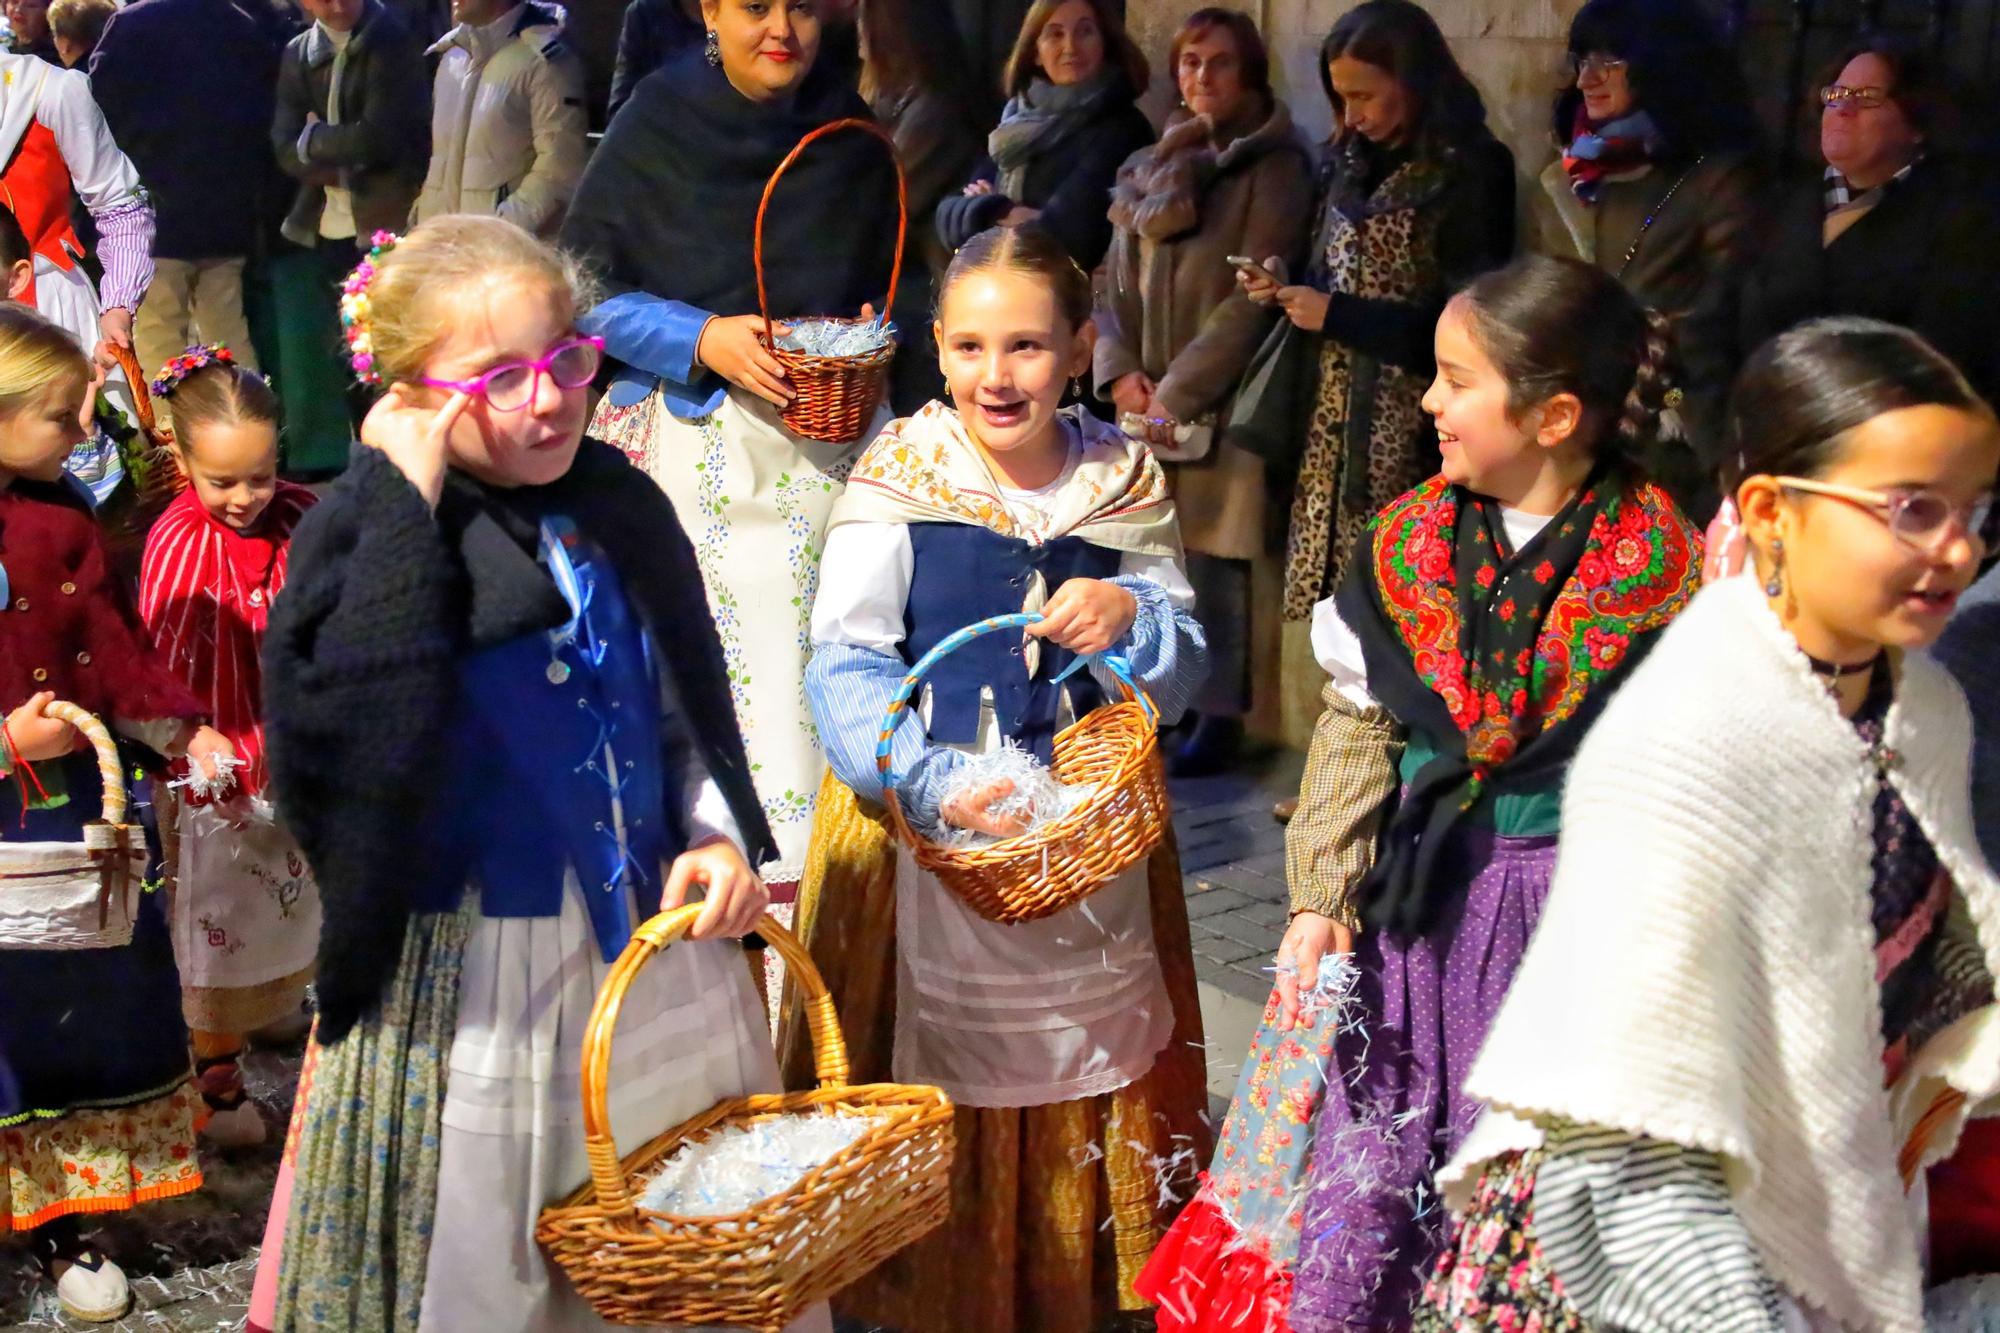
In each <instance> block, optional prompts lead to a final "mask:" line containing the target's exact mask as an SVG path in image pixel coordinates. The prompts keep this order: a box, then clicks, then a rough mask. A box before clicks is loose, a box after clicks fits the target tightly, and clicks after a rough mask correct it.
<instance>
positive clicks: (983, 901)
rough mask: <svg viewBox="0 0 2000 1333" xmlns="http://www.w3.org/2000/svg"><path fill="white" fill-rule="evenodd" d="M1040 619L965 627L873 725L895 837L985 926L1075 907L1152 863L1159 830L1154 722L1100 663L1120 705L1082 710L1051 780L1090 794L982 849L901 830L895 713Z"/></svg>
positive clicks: (1060, 739)
mask: <svg viewBox="0 0 2000 1333" xmlns="http://www.w3.org/2000/svg"><path fill="white" fill-rule="evenodd" d="M1040 619H1041V617H1040V616H1034V615H1025V614H1020V615H1011V616H995V617H993V619H991V620H982V621H981V622H979V623H978V624H976V625H968V626H966V627H965V628H964V629H962V630H960V631H958V632H957V633H956V634H953V635H952V636H951V637H950V638H948V639H946V640H945V641H944V642H942V643H940V644H939V645H938V646H937V647H935V648H933V649H931V650H930V652H928V653H926V654H924V657H923V660H922V661H920V662H918V663H917V664H916V665H915V666H913V667H911V668H910V671H909V674H908V675H906V676H904V677H903V684H902V686H901V688H899V689H898V690H897V691H896V697H895V698H894V699H892V700H890V702H889V711H888V713H887V715H886V716H884V718H883V720H882V736H881V740H880V742H879V743H878V744H877V745H876V747H875V764H876V767H877V768H878V769H879V770H880V771H881V773H882V789H883V801H884V803H885V804H886V805H887V806H888V807H889V819H890V821H891V822H892V823H893V824H894V825H895V826H896V832H897V833H898V834H899V835H901V837H902V839H903V841H904V842H906V843H908V844H909V847H910V850H911V852H912V853H913V854H914V855H915V856H916V859H917V864H918V865H919V866H922V867H923V868H924V869H925V870H928V871H930V872H931V873H932V874H934V875H936V876H937V877H938V878H939V879H940V880H942V881H943V882H944V885H945V887H946V888H948V889H950V890H951V891H952V892H953V893H954V894H956V895H958V897H959V899H960V900H961V901H963V902H964V903H965V905H966V906H968V907H970V908H971V909H972V910H973V911H975V912H977V913H979V915H981V916H983V917H985V918H986V919H987V920H988V921H1000V922H1012V921H1036V920H1039V919H1041V918H1042V917H1045V916H1053V915H1055V914H1056V913H1057V912H1060V911H1062V910H1063V909H1064V908H1067V907H1072V906H1074V905H1076V904H1077V903H1080V902H1082V901H1083V900H1084V899H1085V898H1088V897H1089V896H1090V895H1091V894H1093V893H1095V892H1097V890H1099V889H1101V888H1103V887H1104V886H1105V885H1106V884H1109V883H1110V882H1111V881H1112V880H1113V879H1114V878H1116V877H1117V876H1118V875H1119V874H1121V873H1123V872H1124V871H1125V870H1128V869H1130V868H1131V867H1132V866H1134V865H1137V864H1138V863H1139V862H1140V861H1143V860H1144V859H1145V858H1146V857H1148V856H1150V855H1152V852H1153V849H1154V848H1156V847H1158V846H1159V845H1160V839H1161V837H1162V836H1164V834H1165V832H1166V827H1167V781H1166V775H1165V773H1164V772H1163V771H1162V770H1161V766H1160V754H1159V715H1158V713H1157V711H1156V710H1155V709H1154V707H1153V701H1152V700H1151V699H1148V698H1147V697H1146V695H1145V693H1144V692H1143V691H1141V690H1140V689H1139V687H1138V686H1137V685H1136V684H1134V683H1133V680H1132V677H1131V676H1130V675H1129V674H1128V673H1127V672H1126V670H1125V668H1124V666H1123V664H1122V663H1121V662H1119V661H1118V660H1117V659H1115V658H1105V659H1103V660H1104V661H1105V663H1106V664H1107V665H1108V666H1110V667H1111V669H1112V671H1113V673H1114V674H1115V675H1116V676H1117V677H1118V679H1119V682H1120V683H1121V684H1122V685H1123V686H1124V689H1125V699H1124V701H1123V702H1121V703H1115V704H1106V705H1104V706H1103V707H1101V708H1096V709H1093V710H1091V712H1090V714H1089V715H1088V716H1087V717H1084V718H1081V719H1079V720H1078V721H1076V722H1075V723H1072V724H1071V725H1070V726H1068V727H1065V728H1064V729H1063V730H1062V731H1061V732H1060V733H1058V734H1057V736H1056V741H1055V764H1054V766H1053V767H1054V772H1055V776H1056V779H1057V780H1058V781H1060V782H1065V783H1079V782H1084V783H1093V784H1095V785H1096V787H1097V790H1096V791H1095V792H1093V793H1092V794H1091V796H1090V799H1089V800H1087V801H1085V802H1084V803H1083V804H1082V805H1079V806H1078V807H1077V808H1076V809H1074V810H1072V811H1070V812H1069V813H1068V814H1067V815H1064V816H1063V817H1062V818H1061V819H1057V820H1053V821H1051V822H1049V823H1047V824H1044V825H1042V826H1041V827H1040V828H1037V829H1032V830H1030V831H1029V832H1026V833H1023V834H1021V835H1019V836H1018V837H1013V838H1006V839H1003V840H1001V841H999V842H996V843H994V844H992V845H991V846H988V847H974V848H952V847H940V846H938V845H937V844H936V843H933V842H930V841H928V840H927V839H925V838H923V837H921V836H920V835H919V834H918V833H917V832H916V830H914V829H912V828H911V827H910V823H909V820H908V819H906V818H905V817H904V815H903V811H902V807H901V806H900V805H898V804H897V802H896V791H895V783H894V782H893V781H892V779H891V774H890V772H889V749H890V745H891V743H892V742H893V741H894V739H895V735H896V727H897V724H898V723H900V722H901V721H902V720H903V710H904V709H905V708H906V707H907V706H908V705H909V702H910V700H911V698H912V697H913V696H914V695H915V694H916V690H917V686H918V685H919V684H921V683H922V682H923V679H924V677H925V676H926V675H927V674H929V672H930V670H931V668H933V667H935V666H936V665H937V664H938V662H939V660H941V659H942V658H943V657H944V656H945V655H946V654H947V653H950V652H952V651H954V650H956V649H958V648H960V647H962V646H964V645H965V644H967V643H970V642H971V641H972V640H973V639H976V638H978V637H979V636H980V635H982V634H991V633H993V632H994V631H996V630H1007V629H1019V628H1021V627H1023V626H1027V625H1032V624H1034V623H1036V622H1037V621H1038V620H1040Z"/></svg>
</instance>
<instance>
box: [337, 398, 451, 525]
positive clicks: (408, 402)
mask: <svg viewBox="0 0 2000 1333" xmlns="http://www.w3.org/2000/svg"><path fill="white" fill-rule="evenodd" d="M471 401H472V399H471V398H470V397H469V396H468V395H466V394H463V393H460V392H457V391H456V390H454V391H453V392H452V395H451V397H449V398H447V399H446V400H445V404H444V406H443V407H441V408H439V409H438V410H436V411H435V412H433V411H432V410H431V409H430V408H428V407H423V406H420V405H419V404H418V403H417V401H416V395H415V391H414V390H412V389H409V388H407V387H405V386H404V385H402V384H392V385H390V386H389V392H387V393H385V394H383V395H382V397H381V400H380V401H379V402H377V403H376V404H375V406H373V407H371V408H369V409H368V416H367V417H366V418H365V419H364V420H363V421H362V423H361V442H362V443H363V444H365V445H367V446H368V447H369V448H371V449H380V450H381V451H382V452H383V453H384V454H386V455H387V456H388V459H389V461H390V462H391V463H394V464H395V465H396V467H397V470H399V471H400V472H401V473H402V474H403V475H404V476H405V477H407V478H409V482H410V485H412V486H414V487H416V488H417V494H419V495H421V496H423V497H424V503H425V504H427V505H429V506H430V507H431V508H433V509H435V508H437V502H438V496H440V495H442V494H443V493H444V474H445V468H446V466H447V464H448V461H449V459H450V457H451V451H450V447H449V442H450V440H451V428H452V427H453V426H455V425H457V424H458V418H459V414H460V413H462V412H464V411H465V405H466V404H467V403H469V402H471Z"/></svg>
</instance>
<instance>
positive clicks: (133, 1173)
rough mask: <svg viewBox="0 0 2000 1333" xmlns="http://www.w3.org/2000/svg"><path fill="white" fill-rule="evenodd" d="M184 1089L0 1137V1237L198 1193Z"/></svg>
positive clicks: (191, 1094) (197, 1101)
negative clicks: (75, 1216) (60, 1220)
mask: <svg viewBox="0 0 2000 1333" xmlns="http://www.w3.org/2000/svg"><path fill="white" fill-rule="evenodd" d="M200 1107H201V1097H200V1096H199V1095H198V1094H197V1093H196V1092H195V1090H194V1085H193V1084H192V1083H183V1084H181V1085H180V1086H179V1087H177V1088H175V1089H174V1090H173V1091H171V1092H169V1093H166V1094H165V1095H163V1096H159V1097H155V1098H153V1099H152V1100H151V1101H145V1102H140V1103H138V1104H137V1105H135V1106H120V1107H117V1108H116V1109H113V1110H90V1111H71V1112H70V1113H69V1114H68V1115H64V1116H59V1117H57V1118H56V1119H54V1120H30V1121H28V1122H26V1123H25V1124H20V1125H16V1126H14V1127H13V1128H11V1129H6V1130H0V1234H3V1233H5V1232H6V1231H8V1230H9V1229H12V1230H14V1231H29V1230H32V1229H33V1228H35V1227H38V1226H42V1225H44V1224H45V1223H48V1222H53V1221H55V1220H56V1219H57V1218H59V1217H67V1216H70V1215H71V1214H75V1213H115V1212H123V1211H125V1210H126V1209H129V1208H136V1207H138V1206H139V1205H140V1204H142V1203H151V1202H153V1201H154V1200H157V1199H171V1198H173V1197H174V1196H175V1195H177V1194H191V1193H193V1192H194V1191H195V1190H198V1189H200V1188H201V1163H200V1161H199V1160H198V1159H197V1157H196V1155H195V1141H194V1121H195V1113H196V1112H197V1111H198V1110H199V1109H200Z"/></svg>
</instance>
